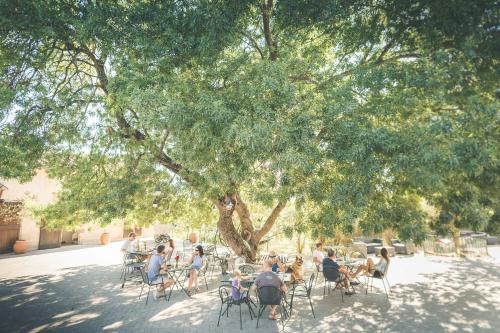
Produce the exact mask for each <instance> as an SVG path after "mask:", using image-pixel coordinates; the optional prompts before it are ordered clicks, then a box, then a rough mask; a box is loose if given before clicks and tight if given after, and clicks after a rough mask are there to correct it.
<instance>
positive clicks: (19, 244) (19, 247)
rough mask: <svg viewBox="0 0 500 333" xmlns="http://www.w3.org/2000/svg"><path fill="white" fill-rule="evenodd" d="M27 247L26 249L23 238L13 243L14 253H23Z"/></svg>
mask: <svg viewBox="0 0 500 333" xmlns="http://www.w3.org/2000/svg"><path fill="white" fill-rule="evenodd" d="M27 249H28V242H26V241H25V240H24V239H19V240H17V241H16V242H15V243H14V253H15V254H21V253H25V252H26V250H27Z"/></svg>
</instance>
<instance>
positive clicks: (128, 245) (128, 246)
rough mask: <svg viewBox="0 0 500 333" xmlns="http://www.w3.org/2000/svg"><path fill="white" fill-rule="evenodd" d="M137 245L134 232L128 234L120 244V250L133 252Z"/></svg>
mask: <svg viewBox="0 0 500 333" xmlns="http://www.w3.org/2000/svg"><path fill="white" fill-rule="evenodd" d="M136 247H137V242H136V240H135V232H131V233H130V234H128V239H126V240H125V241H124V242H123V244H122V248H121V250H122V252H125V253H130V252H134V250H135V249H136Z"/></svg>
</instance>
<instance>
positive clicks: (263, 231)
mask: <svg viewBox="0 0 500 333" xmlns="http://www.w3.org/2000/svg"><path fill="white" fill-rule="evenodd" d="M285 206H286V202H282V201H280V202H278V204H277V205H276V207H274V209H273V211H272V212H271V215H269V217H268V218H267V220H266V222H265V223H264V225H263V226H262V228H260V229H259V230H257V232H256V233H255V239H256V240H257V241H260V240H261V239H262V237H264V236H265V235H266V234H267V233H268V232H269V230H271V228H272V227H273V225H274V223H275V222H276V219H277V218H278V216H279V215H280V213H281V211H282V210H283V209H284V208H285Z"/></svg>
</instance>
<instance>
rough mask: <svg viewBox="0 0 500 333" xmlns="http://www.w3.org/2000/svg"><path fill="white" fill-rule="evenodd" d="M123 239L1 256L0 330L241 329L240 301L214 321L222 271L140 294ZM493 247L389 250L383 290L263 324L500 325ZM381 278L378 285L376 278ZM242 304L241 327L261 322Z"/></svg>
mask: <svg viewBox="0 0 500 333" xmlns="http://www.w3.org/2000/svg"><path fill="white" fill-rule="evenodd" d="M119 245H120V244H119V243H113V244H110V245H108V246H95V247H83V246H71V247H63V248H61V249H56V250H44V251H35V252H31V253H29V254H26V255H22V256H14V255H3V256H0V313H1V314H2V316H1V320H0V332H44V331H58V332H64V331H68V332H101V331H103V332H160V331H161V332H239V331H240V330H239V314H238V312H237V309H235V310H232V311H230V314H229V317H224V318H222V320H221V325H220V327H217V319H218V314H219V307H220V301H219V298H218V295H217V293H216V288H217V286H218V284H219V283H218V282H219V275H218V274H217V273H214V276H213V277H212V279H211V283H210V285H209V287H210V288H209V289H210V291H209V292H205V291H204V288H203V289H202V291H203V292H202V293H200V294H198V295H196V296H194V297H193V298H187V297H186V296H185V295H184V294H182V293H181V292H179V291H175V290H174V293H173V296H172V299H171V300H170V302H168V303H167V302H165V300H151V299H150V302H149V303H148V305H147V306H146V305H145V299H144V298H141V299H140V300H138V299H137V296H138V295H139V291H140V287H139V286H138V285H134V284H129V285H126V286H125V288H124V289H121V288H120V287H121V284H120V281H119V278H120V264H121V258H122V257H121V254H120V252H119ZM489 252H490V255H491V256H490V257H488V258H481V259H457V258H442V257H425V256H423V255H421V254H417V255H415V256H401V257H396V258H394V259H393V260H392V262H391V266H390V272H389V281H390V283H391V286H392V292H391V294H390V297H389V299H387V298H386V296H385V294H384V292H383V289H380V288H381V287H382V286H381V284H377V282H378V281H375V288H374V290H373V293H369V294H368V295H365V293H364V290H361V288H358V290H359V293H358V294H356V295H354V296H351V297H344V300H345V301H344V302H342V301H341V298H340V295H339V294H338V292H336V293H333V294H331V295H329V296H327V297H326V298H323V284H322V283H321V282H320V283H318V285H317V287H316V288H315V290H314V291H313V305H314V309H315V312H316V319H314V318H313V317H312V314H311V311H310V308H309V306H308V304H307V303H306V302H304V301H299V302H296V304H295V306H294V309H296V310H297V311H295V312H294V313H293V316H292V317H291V319H289V320H287V321H285V322H283V323H280V322H279V321H278V322H272V321H269V320H267V319H266V318H264V319H263V320H262V321H261V323H262V325H261V326H262V327H261V328H259V330H258V331H259V332H278V331H284V332H405V333H406V332H498V331H499V330H498V328H499V327H500V312H499V310H498V309H500V247H490V248H489ZM377 287H378V288H377ZM255 323H256V322H255V320H253V321H251V320H250V317H249V314H248V310H247V309H246V308H243V329H244V331H247V332H248V331H250V332H254V331H255Z"/></svg>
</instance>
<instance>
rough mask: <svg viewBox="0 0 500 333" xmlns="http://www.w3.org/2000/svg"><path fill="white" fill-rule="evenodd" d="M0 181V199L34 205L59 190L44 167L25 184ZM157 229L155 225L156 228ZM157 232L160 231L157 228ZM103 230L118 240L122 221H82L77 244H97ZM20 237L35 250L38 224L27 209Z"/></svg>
mask: <svg viewBox="0 0 500 333" xmlns="http://www.w3.org/2000/svg"><path fill="white" fill-rule="evenodd" d="M0 183H2V184H4V185H5V186H6V187H7V189H6V190H5V191H4V193H3V195H2V199H5V200H6V201H16V200H19V201H24V202H30V203H33V204H35V205H42V206H43V205H48V204H50V203H53V202H54V201H55V200H57V193H58V192H59V191H60V189H61V184H60V183H59V182H58V181H57V180H55V179H50V178H49V177H48V175H47V173H46V172H45V170H42V169H40V170H38V171H37V173H36V175H35V176H34V177H33V179H32V180H31V181H30V182H28V183H24V184H22V183H19V182H18V181H16V180H3V179H0ZM156 228H157V229H158V226H157V227H156ZM165 228H167V229H169V230H170V229H171V228H172V227H171V226H170V225H162V226H160V229H161V231H162V232H165V230H163V229H165ZM157 231H160V230H157ZM104 232H107V233H109V234H110V240H111V241H112V242H113V241H120V240H122V239H123V223H122V222H120V221H115V222H113V223H111V224H110V225H108V226H106V227H104V228H102V227H101V226H99V225H95V224H91V223H88V224H85V225H83V226H82V227H80V228H79V230H78V231H77V233H78V244H82V245H95V244H100V238H101V234H102V233H104ZM154 234H155V227H154V226H150V227H147V228H145V227H143V228H142V237H152V236H153V235H154ZM64 235H65V233H64V232H63V237H64V240H66V242H67V243H68V244H71V240H70V239H69V238H70V237H69V233H66V236H64ZM19 238H20V239H24V240H26V241H27V242H28V250H36V249H37V248H38V242H39V239H40V227H39V225H38V223H37V221H35V220H34V219H33V218H32V217H31V216H30V214H29V213H28V212H26V211H24V213H23V216H22V220H21V230H20V235H19Z"/></svg>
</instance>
